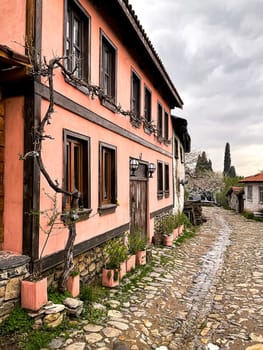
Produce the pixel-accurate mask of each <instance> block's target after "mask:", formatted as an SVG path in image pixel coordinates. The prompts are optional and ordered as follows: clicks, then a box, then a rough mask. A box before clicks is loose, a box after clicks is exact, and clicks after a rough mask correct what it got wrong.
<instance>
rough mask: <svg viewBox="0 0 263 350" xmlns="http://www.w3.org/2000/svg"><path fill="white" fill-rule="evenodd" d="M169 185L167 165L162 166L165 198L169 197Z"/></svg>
mask: <svg viewBox="0 0 263 350" xmlns="http://www.w3.org/2000/svg"><path fill="white" fill-rule="evenodd" d="M169 193H170V185H169V164H165V165H164V194H165V197H169Z"/></svg>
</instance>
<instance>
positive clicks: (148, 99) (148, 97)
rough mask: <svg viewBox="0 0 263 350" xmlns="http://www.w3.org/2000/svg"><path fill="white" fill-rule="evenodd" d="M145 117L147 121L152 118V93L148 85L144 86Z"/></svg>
mask: <svg viewBox="0 0 263 350" xmlns="http://www.w3.org/2000/svg"><path fill="white" fill-rule="evenodd" d="M144 118H145V120H146V121H147V122H150V121H151V120H152V94H151V91H150V90H149V89H148V88H147V87H146V86H145V87H144Z"/></svg>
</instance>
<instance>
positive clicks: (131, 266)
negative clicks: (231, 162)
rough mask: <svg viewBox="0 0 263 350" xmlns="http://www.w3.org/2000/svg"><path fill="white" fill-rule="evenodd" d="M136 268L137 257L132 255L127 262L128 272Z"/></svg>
mask: <svg viewBox="0 0 263 350" xmlns="http://www.w3.org/2000/svg"><path fill="white" fill-rule="evenodd" d="M135 266H136V255H135V254H133V255H130V256H129V257H128V259H127V260H126V271H127V272H130V271H131V270H133V269H135Z"/></svg>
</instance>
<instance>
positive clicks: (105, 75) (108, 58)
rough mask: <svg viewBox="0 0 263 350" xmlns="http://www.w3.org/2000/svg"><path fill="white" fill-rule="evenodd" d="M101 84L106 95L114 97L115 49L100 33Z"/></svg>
mask: <svg viewBox="0 0 263 350" xmlns="http://www.w3.org/2000/svg"><path fill="white" fill-rule="evenodd" d="M101 86H102V89H103V91H104V93H105V95H107V96H108V97H110V98H111V99H113V101H115V97H116V49H115V48H114V46H113V45H112V44H111V43H110V42H109V40H107V39H106V38H105V36H104V35H102V39H101Z"/></svg>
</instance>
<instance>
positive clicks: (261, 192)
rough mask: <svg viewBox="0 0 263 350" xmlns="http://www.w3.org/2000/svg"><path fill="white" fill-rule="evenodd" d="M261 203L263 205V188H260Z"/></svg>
mask: <svg viewBox="0 0 263 350" xmlns="http://www.w3.org/2000/svg"><path fill="white" fill-rule="evenodd" d="M259 203H263V186H259Z"/></svg>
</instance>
